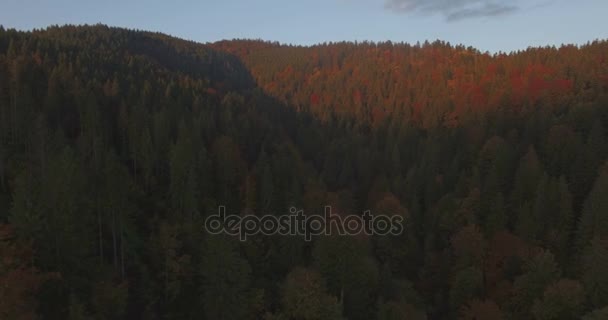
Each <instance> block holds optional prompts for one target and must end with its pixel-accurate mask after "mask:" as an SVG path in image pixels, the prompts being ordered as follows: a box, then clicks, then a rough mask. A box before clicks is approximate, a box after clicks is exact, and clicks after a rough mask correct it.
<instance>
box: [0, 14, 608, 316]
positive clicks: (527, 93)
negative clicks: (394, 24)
mask: <svg viewBox="0 0 608 320" xmlns="http://www.w3.org/2000/svg"><path fill="white" fill-rule="evenodd" d="M607 128H608V42H606V41H596V42H593V43H590V44H588V45H585V46H582V47H580V48H578V47H574V46H563V47H561V48H530V49H528V50H526V51H522V52H514V53H510V54H498V55H489V54H487V53H481V52H478V51H477V50H475V49H473V48H465V47H462V46H451V45H449V44H447V43H443V42H434V43H425V44H422V45H407V44H392V43H378V44H375V43H357V44H355V43H333V44H323V45H317V46H311V47H298V46H287V45H281V44H277V43H270V42H263V41H249V40H234V41H223V42H218V43H213V44H199V43H195V42H189V41H184V40H181V39H177V38H173V37H170V36H167V35H163V34H159V33H150V32H144V31H135V30H126V29H120V28H112V27H107V26H104V25H95V26H62V27H59V26H53V27H49V28H47V29H44V30H35V31H32V32H21V31H15V30H6V29H4V28H0V258H1V260H0V284H4V285H0V319H34V318H42V319H298V320H299V319H305V320H308V319H311V320H312V319H383V320H385V319H580V318H581V317H583V316H585V318H584V319H603V318H605V316H606V314H607V308H608V307H607V306H608V278H607V277H606V275H607V274H608V258H607V257H608V215H607V214H608V141H607V134H608V132H607V131H606V130H607ZM326 205H329V206H331V207H332V211H333V212H335V213H337V214H338V215H348V214H354V215H357V216H362V215H363V214H364V212H365V211H366V210H370V211H371V212H372V213H374V214H384V215H387V216H400V217H404V219H405V222H406V223H405V224H404V226H403V227H404V230H403V231H404V232H403V233H401V234H400V235H357V236H338V235H335V234H332V235H321V236H315V237H314V238H313V241H306V240H305V239H304V238H303V237H299V236H281V235H272V236H264V235H255V236H251V237H250V238H248V239H247V241H239V239H238V238H237V237H231V236H227V235H212V234H210V233H209V232H205V229H204V226H205V219H206V218H208V217H209V216H211V215H214V214H216V213H217V212H218V207H220V206H225V207H226V210H227V212H228V213H231V214H238V215H241V216H242V217H246V216H247V215H250V214H255V215H258V216H260V215H265V214H268V215H274V216H283V215H287V214H288V213H289V212H290V211H289V210H290V208H291V207H295V208H297V209H302V210H303V211H304V212H305V214H306V215H318V214H322V213H323V210H324V207H325V206H326Z"/></svg>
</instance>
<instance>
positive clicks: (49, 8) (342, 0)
mask: <svg viewBox="0 0 608 320" xmlns="http://www.w3.org/2000/svg"><path fill="white" fill-rule="evenodd" d="M0 8H1V9H0V24H1V25H3V26H4V27H5V28H16V29H20V30H30V29H33V28H44V27H47V26H49V25H63V24H85V23H86V24H95V23H103V24H107V25H110V26H118V27H127V28H132V29H140V30H149V31H159V32H163V33H167V34H170V35H173V36H176V37H180V38H184V39H188V40H194V41H197V42H214V41H218V40H223V39H234V38H249V39H263V40H270V41H279V42H282V43H291V44H301V45H311V44H315V43H322V42H331V41H333V42H335V41H344V40H346V41H364V40H369V41H386V40H390V41H393V42H409V43H416V42H417V41H420V42H421V43H422V42H424V41H425V40H429V41H434V40H436V39H439V40H444V41H449V42H450V43H451V44H464V45H465V46H473V47H475V48H478V49H479V50H481V51H490V52H498V51H503V52H510V51H514V50H520V49H526V48H527V47H528V46H546V45H555V46H559V45H561V44H584V43H586V42H588V41H593V40H595V39H608V19H607V18H606V14H607V13H608V0H165V1H157V0H102V1H100V0H95V1H93V0H0Z"/></svg>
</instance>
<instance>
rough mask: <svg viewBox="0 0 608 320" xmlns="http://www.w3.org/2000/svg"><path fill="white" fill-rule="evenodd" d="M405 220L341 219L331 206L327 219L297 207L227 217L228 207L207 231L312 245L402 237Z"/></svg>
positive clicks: (367, 214) (379, 217)
mask: <svg viewBox="0 0 608 320" xmlns="http://www.w3.org/2000/svg"><path fill="white" fill-rule="evenodd" d="M404 220H405V218H404V217H403V216H400V215H392V216H387V215H377V216H375V215H372V214H371V212H370V211H365V212H364V213H363V214H362V215H347V216H341V215H337V214H332V212H331V206H326V207H325V210H324V215H305V214H304V211H303V210H298V209H296V208H294V207H292V208H290V209H289V214H287V215H280V216H275V215H263V216H256V215H253V214H249V215H243V216H240V215H226V207H224V206H220V207H219V208H218V213H217V214H214V215H211V216H209V217H207V219H206V220H205V230H206V231H207V232H208V233H210V234H228V235H231V236H238V237H239V239H240V240H241V241H245V240H247V237H249V236H253V235H266V236H271V235H282V236H304V239H305V240H306V241H311V240H312V237H313V236H321V235H331V234H338V235H341V236H356V235H368V236H372V235H380V236H387V235H400V234H401V233H403V229H404Z"/></svg>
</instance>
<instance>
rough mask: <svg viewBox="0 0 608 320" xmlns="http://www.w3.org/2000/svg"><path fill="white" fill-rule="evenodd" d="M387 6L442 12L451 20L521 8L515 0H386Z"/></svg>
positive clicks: (435, 12)
mask: <svg viewBox="0 0 608 320" xmlns="http://www.w3.org/2000/svg"><path fill="white" fill-rule="evenodd" d="M385 8H386V9H388V10H391V11H394V12H397V13H419V14H431V15H433V14H441V15H443V16H444V17H445V19H446V21H449V22H453V21H458V20H463V19H469V18H479V17H495V16H500V15H505V14H509V13H513V12H515V11H518V10H519V9H520V8H519V6H517V4H516V3H515V0H386V2H385Z"/></svg>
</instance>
